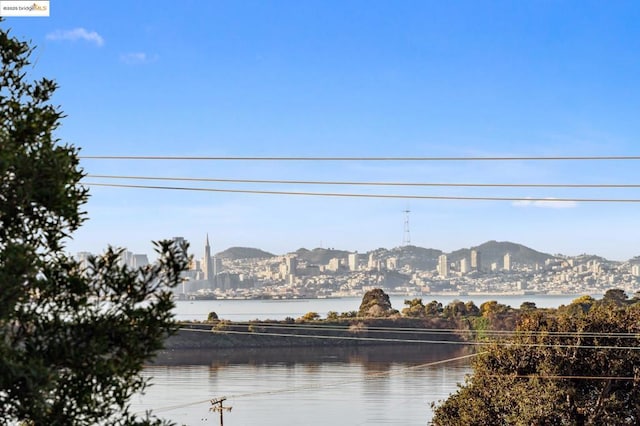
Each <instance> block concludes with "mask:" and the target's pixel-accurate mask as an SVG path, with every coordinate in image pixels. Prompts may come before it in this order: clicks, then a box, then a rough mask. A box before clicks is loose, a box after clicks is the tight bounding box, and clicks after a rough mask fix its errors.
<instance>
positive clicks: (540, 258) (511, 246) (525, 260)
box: [448, 240, 554, 270]
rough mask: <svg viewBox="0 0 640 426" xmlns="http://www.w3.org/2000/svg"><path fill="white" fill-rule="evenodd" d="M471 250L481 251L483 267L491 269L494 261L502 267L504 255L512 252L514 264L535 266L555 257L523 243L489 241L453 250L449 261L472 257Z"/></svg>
mask: <svg viewBox="0 0 640 426" xmlns="http://www.w3.org/2000/svg"><path fill="white" fill-rule="evenodd" d="M471 250H477V251H478V252H479V253H480V262H481V267H482V269H485V270H487V269H489V268H490V267H491V264H492V263H494V262H495V263H497V264H498V266H499V267H502V264H503V260H504V255H505V254H507V253H509V254H511V262H512V264H516V263H517V264H520V265H529V266H534V265H536V264H538V265H544V262H545V261H546V260H547V259H553V258H554V256H552V255H550V254H547V253H542V252H539V251H536V250H533V249H531V248H529V247H526V246H523V245H522V244H516V243H511V242H508V241H493V240H492V241H487V242H486V243H483V244H480V245H479V246H476V247H471V249H460V250H456V251H454V252H451V253H450V254H449V255H448V256H449V261H451V262H456V261H459V260H461V259H462V258H467V259H468V258H470V256H471Z"/></svg>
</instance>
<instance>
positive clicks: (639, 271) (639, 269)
mask: <svg viewBox="0 0 640 426" xmlns="http://www.w3.org/2000/svg"><path fill="white" fill-rule="evenodd" d="M631 275H633V276H634V277H639V276H640V265H633V266H632V267H631Z"/></svg>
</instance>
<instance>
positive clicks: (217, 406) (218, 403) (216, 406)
mask: <svg viewBox="0 0 640 426" xmlns="http://www.w3.org/2000/svg"><path fill="white" fill-rule="evenodd" d="M226 400H227V397H226V396H223V397H222V398H218V399H212V400H211V408H209V411H219V412H220V426H224V420H223V418H222V412H223V411H225V410H226V411H231V408H233V407H223V406H222V403H223V402H224V401H226Z"/></svg>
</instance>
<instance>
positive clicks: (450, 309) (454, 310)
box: [442, 300, 467, 318]
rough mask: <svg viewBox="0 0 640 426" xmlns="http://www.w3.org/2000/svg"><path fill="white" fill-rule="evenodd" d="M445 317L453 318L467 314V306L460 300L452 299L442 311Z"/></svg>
mask: <svg viewBox="0 0 640 426" xmlns="http://www.w3.org/2000/svg"><path fill="white" fill-rule="evenodd" d="M442 313H443V315H444V316H445V317H448V318H455V317H459V316H463V315H466V314H467V307H466V306H465V304H464V302H463V301H461V300H453V301H451V303H449V304H448V305H447V306H445V307H444V311H443V312H442Z"/></svg>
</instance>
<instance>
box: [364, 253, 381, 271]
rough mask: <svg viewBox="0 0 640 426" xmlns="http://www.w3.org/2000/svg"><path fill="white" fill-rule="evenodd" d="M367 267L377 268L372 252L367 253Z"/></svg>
mask: <svg viewBox="0 0 640 426" xmlns="http://www.w3.org/2000/svg"><path fill="white" fill-rule="evenodd" d="M367 267H368V269H379V268H378V260H377V259H376V257H375V255H374V254H373V253H369V263H368V264H367Z"/></svg>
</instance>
